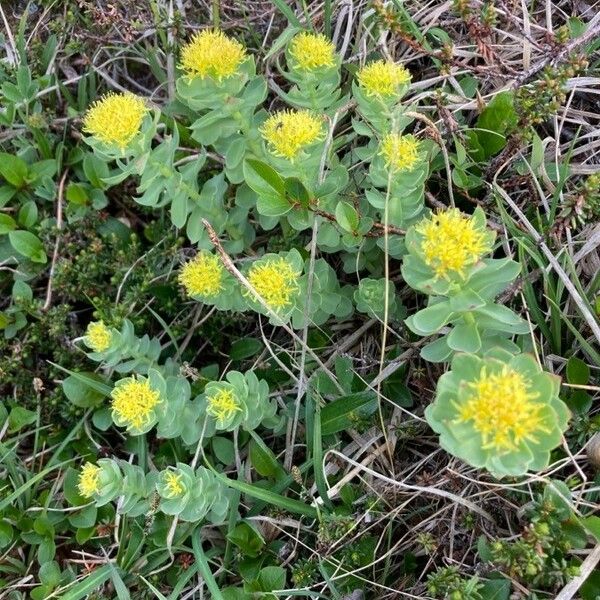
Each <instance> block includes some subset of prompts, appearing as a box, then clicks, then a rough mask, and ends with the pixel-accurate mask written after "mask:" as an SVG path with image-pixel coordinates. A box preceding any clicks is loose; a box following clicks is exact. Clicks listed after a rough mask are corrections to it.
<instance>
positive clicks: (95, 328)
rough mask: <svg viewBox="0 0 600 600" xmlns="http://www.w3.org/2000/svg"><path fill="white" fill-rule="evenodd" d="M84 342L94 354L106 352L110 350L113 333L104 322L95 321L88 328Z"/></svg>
mask: <svg viewBox="0 0 600 600" xmlns="http://www.w3.org/2000/svg"><path fill="white" fill-rule="evenodd" d="M83 341H84V342H85V345H86V346H88V348H91V349H92V350H93V351H94V352H104V351H105V350H108V349H109V348H110V344H111V341H112V333H111V331H110V329H109V328H108V327H107V326H106V325H105V324H104V323H103V322H102V321H93V322H92V323H90V324H89V325H88V326H87V329H86V330H85V336H84V338H83Z"/></svg>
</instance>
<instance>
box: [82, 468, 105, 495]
mask: <svg viewBox="0 0 600 600" xmlns="http://www.w3.org/2000/svg"><path fill="white" fill-rule="evenodd" d="M99 476H100V467H98V466H96V465H94V464H92V463H90V462H88V463H85V465H83V467H81V472H80V473H79V481H78V483H77V488H78V489H79V493H80V494H81V495H82V496H83V497H84V498H91V497H92V496H93V495H94V494H97V493H98V492H99V491H100V488H99V481H98V480H99Z"/></svg>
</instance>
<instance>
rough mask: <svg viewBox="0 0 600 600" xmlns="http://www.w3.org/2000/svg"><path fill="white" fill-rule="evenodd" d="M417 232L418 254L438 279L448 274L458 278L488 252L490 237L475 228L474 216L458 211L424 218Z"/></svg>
mask: <svg viewBox="0 0 600 600" xmlns="http://www.w3.org/2000/svg"><path fill="white" fill-rule="evenodd" d="M416 230H417V232H418V233H420V234H421V235H422V236H423V240H422V242H421V251H422V253H423V259H424V261H425V263H426V264H427V265H428V266H429V267H431V268H432V269H433V270H434V271H435V274H436V275H437V276H438V277H447V276H448V274H449V273H450V271H454V272H456V273H458V274H459V275H461V276H462V275H463V274H464V270H465V269H466V268H467V267H470V266H471V265H474V264H475V263H477V262H478V261H479V259H480V258H481V257H482V256H483V255H484V254H487V253H488V252H489V251H490V250H491V244H492V242H491V238H490V236H488V235H486V231H485V230H482V229H477V227H476V224H475V221H474V219H473V217H469V216H467V215H463V214H462V213H461V212H460V211H459V210H458V209H457V208H450V209H448V210H446V211H444V212H440V213H437V214H434V215H432V216H431V217H430V218H429V219H423V221H421V222H420V223H419V224H418V225H417V227H416Z"/></svg>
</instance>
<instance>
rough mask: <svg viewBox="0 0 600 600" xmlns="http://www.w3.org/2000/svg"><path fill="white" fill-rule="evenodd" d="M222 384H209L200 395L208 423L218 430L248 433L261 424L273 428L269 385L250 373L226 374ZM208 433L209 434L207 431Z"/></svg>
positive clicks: (231, 372) (274, 407)
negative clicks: (243, 430)
mask: <svg viewBox="0 0 600 600" xmlns="http://www.w3.org/2000/svg"><path fill="white" fill-rule="evenodd" d="M225 379H226V380H225V381H210V382H209V383H207V384H206V388H205V390H204V393H203V394H202V401H201V402H202V404H203V406H204V410H205V412H206V414H207V415H208V416H209V417H210V418H209V423H210V424H211V425H212V427H214V429H216V430H218V431H233V430H234V429H237V428H238V427H242V428H243V429H245V430H247V431H251V430H254V429H256V428H257V427H258V426H259V425H260V424H264V425H266V426H271V427H273V426H275V425H276V424H277V418H276V417H275V413H276V411H277V406H276V404H275V403H274V402H273V401H272V400H271V399H270V398H269V386H268V384H267V382H266V381H264V380H262V379H258V377H256V375H255V374H254V373H253V372H252V371H248V372H247V373H245V374H243V373H240V372H239V371H229V373H227V375H226V376H225ZM207 433H208V434H210V431H208V432H207Z"/></svg>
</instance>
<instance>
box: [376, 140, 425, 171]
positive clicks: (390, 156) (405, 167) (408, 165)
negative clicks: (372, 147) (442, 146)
mask: <svg viewBox="0 0 600 600" xmlns="http://www.w3.org/2000/svg"><path fill="white" fill-rule="evenodd" d="M420 146H421V143H420V142H419V140H417V138H415V136H414V135H400V134H399V133H388V134H387V135H386V136H385V137H384V138H383V141H382V142H381V151H380V154H381V156H383V158H384V159H385V166H386V167H387V168H388V169H390V170H392V171H412V170H413V169H414V168H415V165H416V164H417V163H418V162H419V149H420Z"/></svg>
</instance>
